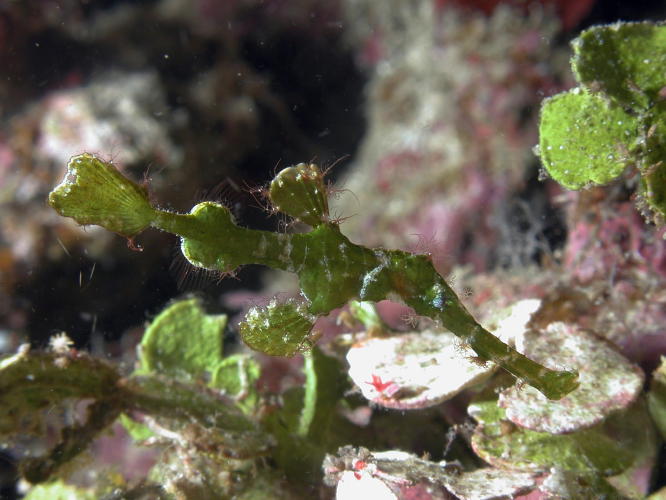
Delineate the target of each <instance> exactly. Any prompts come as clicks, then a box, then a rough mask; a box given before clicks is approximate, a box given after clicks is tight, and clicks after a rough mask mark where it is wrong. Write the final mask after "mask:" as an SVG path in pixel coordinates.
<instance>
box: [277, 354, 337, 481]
mask: <svg viewBox="0 0 666 500" xmlns="http://www.w3.org/2000/svg"><path fill="white" fill-rule="evenodd" d="M303 371H304V373H305V377H306V382H305V386H304V388H301V387H299V388H294V389H292V390H290V391H287V392H286V393H285V394H284V395H283V405H282V407H281V408H280V410H279V411H277V412H275V413H273V414H271V415H269V417H268V418H267V419H266V420H265V422H264V424H265V426H266V427H267V428H268V429H269V430H270V431H271V432H272V434H273V435H274V436H275V437H276V439H277V440H278V446H277V447H276V449H275V452H274V454H273V458H274V459H275V461H276V462H277V463H278V465H279V466H280V468H281V469H283V470H284V471H285V472H286V474H287V477H289V478H290V479H293V480H296V481H299V482H300V481H311V480H313V478H314V477H317V476H319V475H320V474H321V463H322V460H323V458H324V456H325V454H326V452H327V451H331V450H330V448H331V446H337V445H338V443H333V441H335V440H336V436H335V434H334V433H335V429H333V428H332V422H333V420H334V418H335V416H336V412H335V411H334V410H335V406H336V405H337V403H338V401H339V400H340V399H341V398H342V397H343V395H344V391H345V389H346V388H347V383H346V376H345V375H344V370H343V369H342V367H341V366H340V363H339V362H338V361H337V360H335V359H334V358H331V357H328V356H326V355H324V354H323V353H322V352H321V351H320V350H319V349H317V348H314V349H312V351H311V352H310V353H308V354H307V355H306V361H305V365H304V367H303Z"/></svg>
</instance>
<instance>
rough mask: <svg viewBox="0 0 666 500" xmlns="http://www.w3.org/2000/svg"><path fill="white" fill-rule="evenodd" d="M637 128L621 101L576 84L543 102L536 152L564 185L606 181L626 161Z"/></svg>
mask: <svg viewBox="0 0 666 500" xmlns="http://www.w3.org/2000/svg"><path fill="white" fill-rule="evenodd" d="M637 127H638V124H637V121H636V119H635V118H633V117H632V116H630V115H628V114H627V113H625V112H624V111H623V110H622V109H621V108H620V107H619V106H612V105H608V103H607V102H606V101H604V100H603V99H602V98H601V97H599V96H597V95H594V94H590V93H589V92H586V91H584V90H582V89H574V90H571V91H569V92H565V93H562V94H558V95H556V96H554V97H551V98H549V99H546V100H545V101H544V102H543V104H542V107H541V120H540V123H539V134H540V140H539V155H540V156H541V161H542V162H543V164H544V166H545V167H546V170H547V171H548V173H549V174H550V176H551V177H552V178H553V179H555V180H556V181H557V182H559V183H560V184H561V185H563V186H564V187H566V188H568V189H580V188H582V187H585V186H588V185H591V184H606V183H608V182H611V181H612V180H613V179H615V178H616V177H617V176H619V175H620V174H621V173H622V171H623V170H624V169H625V167H626V166H627V164H628V163H629V160H628V159H627V151H628V150H629V148H630V146H631V145H632V143H633V142H634V141H635V139H636V136H637Z"/></svg>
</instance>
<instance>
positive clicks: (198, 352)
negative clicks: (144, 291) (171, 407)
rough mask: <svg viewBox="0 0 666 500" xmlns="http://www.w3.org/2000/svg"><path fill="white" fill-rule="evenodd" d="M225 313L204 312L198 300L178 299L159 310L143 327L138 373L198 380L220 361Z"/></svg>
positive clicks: (210, 371) (211, 370)
mask: <svg viewBox="0 0 666 500" xmlns="http://www.w3.org/2000/svg"><path fill="white" fill-rule="evenodd" d="M226 324H227V317H226V316H225V315H210V314H206V313H205V312H204V310H203V308H202V307H201V304H200V302H199V300H198V299H187V300H181V301H178V302H175V303H173V304H171V305H170V306H169V307H167V308H166V309H165V310H164V311H162V312H161V313H160V314H159V315H158V316H157V317H156V318H155V319H154V320H153V321H152V323H151V324H150V326H149V327H148V328H147V329H146V333H145V334H144V336H143V339H142V340H141V346H140V349H141V350H140V353H141V355H140V368H139V373H142V374H145V373H151V372H155V373H160V374H163V375H169V376H172V377H175V378H178V379H180V380H199V379H202V378H204V377H205V374H206V373H212V372H213V371H214V370H215V368H216V366H217V365H218V364H219V363H220V362H221V361H222V340H223V332H224V327H225V326H226Z"/></svg>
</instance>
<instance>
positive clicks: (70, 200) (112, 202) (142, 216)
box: [49, 153, 156, 239]
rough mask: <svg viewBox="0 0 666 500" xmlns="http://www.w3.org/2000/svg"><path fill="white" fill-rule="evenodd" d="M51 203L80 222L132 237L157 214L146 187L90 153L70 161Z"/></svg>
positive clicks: (50, 199)
mask: <svg viewBox="0 0 666 500" xmlns="http://www.w3.org/2000/svg"><path fill="white" fill-rule="evenodd" d="M49 204H50V205H51V206H52V207H53V208H54V209H55V210H56V212H58V213H59V214H60V215H62V216H64V217H71V218H73V219H74V220H75V221H76V222H78V223H79V224H95V225H97V226H102V227H103V228H105V229H108V230H109V231H113V232H114V233H118V234H120V235H121V236H124V237H126V238H130V239H131V238H133V237H134V236H136V235H137V234H139V233H140V232H141V231H143V230H144V229H146V228H147V227H148V226H149V225H150V224H151V222H152V221H153V219H154V218H155V215H156V212H155V210H154V209H153V207H152V206H151V205H150V202H149V200H148V192H147V191H146V189H145V188H144V187H143V186H140V185H139V184H137V183H135V182H133V181H131V180H130V179H128V178H127V177H124V176H123V175H122V174H121V173H120V172H118V170H117V169H116V167H114V166H113V165H112V164H111V163H107V162H104V161H102V160H100V159H99V158H97V157H95V156H93V155H90V154H87V153H85V154H82V155H79V156H75V157H73V158H72V159H71V160H70V162H69V164H68V165H67V173H66V174H65V178H64V179H63V181H62V182H61V183H60V184H59V185H58V186H57V187H56V188H55V189H54V190H53V191H52V192H51V193H50V194H49Z"/></svg>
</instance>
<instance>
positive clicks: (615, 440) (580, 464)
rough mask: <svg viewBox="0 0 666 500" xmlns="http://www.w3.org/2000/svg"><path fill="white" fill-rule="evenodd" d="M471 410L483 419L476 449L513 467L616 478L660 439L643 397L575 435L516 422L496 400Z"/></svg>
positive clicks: (490, 459) (502, 465)
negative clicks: (548, 430)
mask: <svg viewBox="0 0 666 500" xmlns="http://www.w3.org/2000/svg"><path fill="white" fill-rule="evenodd" d="M468 411H469V414H470V415H471V416H472V417H473V418H474V419H475V420H477V422H479V425H478V426H477V428H476V430H475V431H474V434H473V436H472V447H473V449H474V451H475V452H476V453H477V454H478V455H479V456H480V457H481V458H482V459H483V460H485V461H486V462H488V463H490V464H491V465H493V466H495V467H499V468H505V469H509V470H522V471H545V470H549V469H551V468H553V467H556V468H558V469H562V470H566V471H571V472H575V473H578V474H581V475H584V476H586V475H587V476H589V475H590V474H592V475H600V476H604V477H606V476H612V475H616V474H620V473H621V472H623V471H625V470H626V469H627V468H629V467H631V466H632V465H633V464H634V463H635V462H636V460H637V459H640V458H641V457H643V456H644V455H645V454H646V451H645V450H646V449H648V448H649V447H650V446H653V443H652V442H653V441H654V440H655V432H654V430H653V426H652V424H651V423H650V421H649V417H648V416H647V411H646V407H645V404H644V401H642V400H639V401H638V402H637V403H636V404H635V405H633V406H632V407H631V408H629V409H627V410H625V411H622V412H616V413H614V414H613V415H611V416H610V417H609V418H608V419H606V420H605V421H604V422H602V423H600V424H598V425H596V426H594V427H591V428H589V429H584V430H581V431H578V432H573V433H571V434H549V433H546V432H535V431H530V430H527V429H523V428H521V427H518V426H514V425H513V424H512V423H511V422H509V421H508V419H506V415H505V412H504V410H503V409H501V408H499V407H498V405H497V402H496V401H495V400H493V399H491V400H482V401H478V402H475V403H472V404H471V405H470V406H469V408H468Z"/></svg>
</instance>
